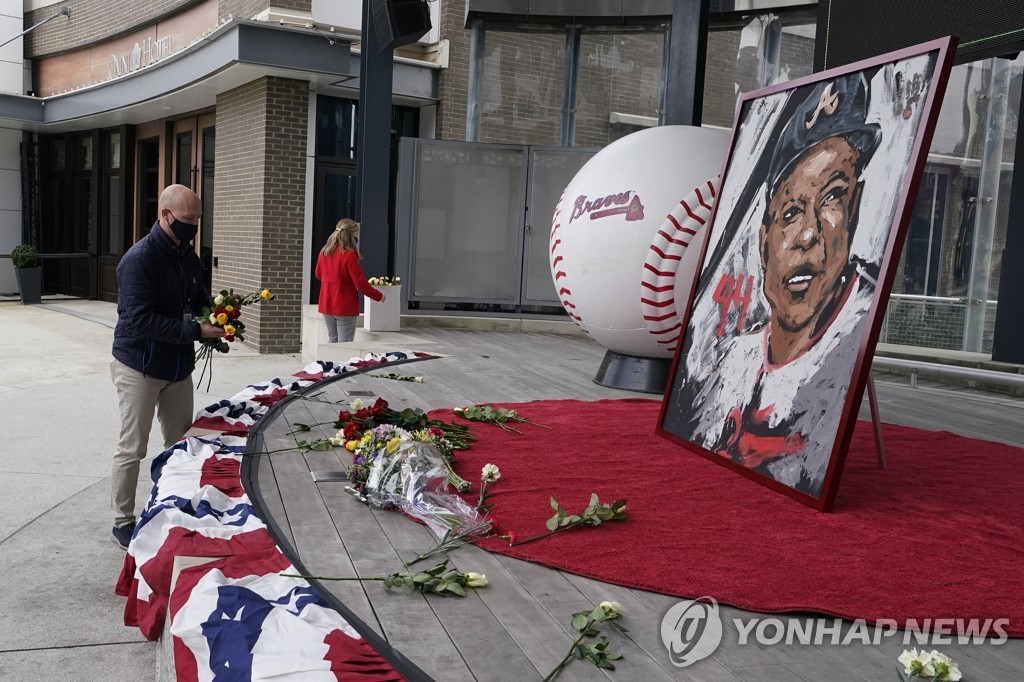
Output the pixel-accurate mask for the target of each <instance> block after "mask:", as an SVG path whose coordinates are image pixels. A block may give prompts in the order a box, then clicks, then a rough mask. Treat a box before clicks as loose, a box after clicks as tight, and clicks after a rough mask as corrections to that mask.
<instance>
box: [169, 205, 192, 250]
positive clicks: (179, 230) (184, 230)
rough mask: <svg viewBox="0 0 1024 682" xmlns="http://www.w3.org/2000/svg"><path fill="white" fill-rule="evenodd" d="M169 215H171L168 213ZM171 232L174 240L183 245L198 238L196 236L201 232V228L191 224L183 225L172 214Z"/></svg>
mask: <svg viewBox="0 0 1024 682" xmlns="http://www.w3.org/2000/svg"><path fill="white" fill-rule="evenodd" d="M168 213H171V212H170V211H168ZM171 218H172V220H171V223H170V227H171V232H172V233H173V234H174V238H175V239H177V240H178V241H179V242H181V243H182V244H187V243H189V242H190V241H192V240H193V239H195V238H196V234H197V233H198V232H199V226H198V225H193V224H190V223H183V222H181V221H180V220H178V219H177V218H175V217H174V214H173V213H171Z"/></svg>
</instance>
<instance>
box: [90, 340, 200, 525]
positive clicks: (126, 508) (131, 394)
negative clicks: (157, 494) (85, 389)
mask: <svg viewBox="0 0 1024 682" xmlns="http://www.w3.org/2000/svg"><path fill="white" fill-rule="evenodd" d="M110 378H111V379H112V380H113V382H114V387H115V388H116V389H117V404H118V408H119V409H120V411H121V435H120V437H119V438H118V440H117V450H116V451H115V452H114V466H113V469H112V470H111V475H110V501H111V506H112V507H113V510H114V525H115V526H121V525H124V524H126V523H130V522H132V521H134V520H135V489H136V487H137V486H138V483H139V464H140V463H141V462H142V460H143V459H145V457H146V447H147V446H148V445H149V431H150V429H151V428H152V427H153V415H154V413H155V414H156V415H158V416H159V419H160V429H161V431H162V432H163V437H164V447H165V448H168V447H170V446H172V445H174V444H175V443H177V442H178V441H179V440H181V437H182V436H184V435H185V432H186V431H188V429H189V427H190V426H191V425H192V421H193V417H192V414H193V413H192V376H191V375H189V376H188V377H186V378H184V379H182V380H180V381H173V382H172V381H164V380H163V379H154V378H153V377H148V376H144V375H143V374H142V372H139V371H137V370H134V369H132V368H131V367H128V366H126V365H124V364H123V363H121V362H118V361H117V360H114V361H113V362H111V363H110Z"/></svg>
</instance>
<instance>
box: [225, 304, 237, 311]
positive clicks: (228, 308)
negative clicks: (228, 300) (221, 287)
mask: <svg viewBox="0 0 1024 682" xmlns="http://www.w3.org/2000/svg"><path fill="white" fill-rule="evenodd" d="M234 309H235V306H233V305H226V306H224V310H226V311H228V312H229V313H230V312H231V311H232V310H234Z"/></svg>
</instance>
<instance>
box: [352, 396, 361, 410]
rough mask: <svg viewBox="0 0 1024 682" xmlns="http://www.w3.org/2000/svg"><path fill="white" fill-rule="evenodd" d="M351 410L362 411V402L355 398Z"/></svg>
mask: <svg viewBox="0 0 1024 682" xmlns="http://www.w3.org/2000/svg"><path fill="white" fill-rule="evenodd" d="M352 409H353V410H357V411H358V410H361V409H363V401H362V400H360V399H359V398H356V399H355V400H353V401H352Z"/></svg>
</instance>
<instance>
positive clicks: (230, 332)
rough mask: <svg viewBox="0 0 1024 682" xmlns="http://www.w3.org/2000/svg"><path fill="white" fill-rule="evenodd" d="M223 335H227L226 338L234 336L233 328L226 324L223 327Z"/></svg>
mask: <svg viewBox="0 0 1024 682" xmlns="http://www.w3.org/2000/svg"><path fill="white" fill-rule="evenodd" d="M224 333H225V334H227V335H228V336H234V335H235V328H234V327H233V326H232V325H230V324H226V325H224Z"/></svg>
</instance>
